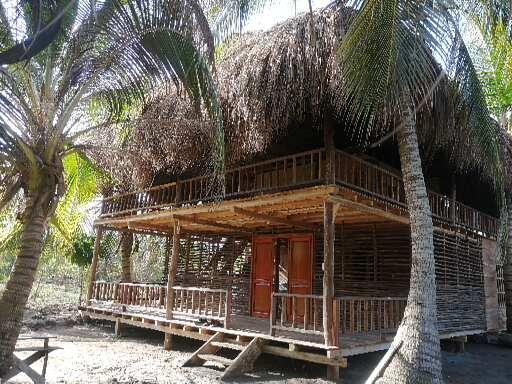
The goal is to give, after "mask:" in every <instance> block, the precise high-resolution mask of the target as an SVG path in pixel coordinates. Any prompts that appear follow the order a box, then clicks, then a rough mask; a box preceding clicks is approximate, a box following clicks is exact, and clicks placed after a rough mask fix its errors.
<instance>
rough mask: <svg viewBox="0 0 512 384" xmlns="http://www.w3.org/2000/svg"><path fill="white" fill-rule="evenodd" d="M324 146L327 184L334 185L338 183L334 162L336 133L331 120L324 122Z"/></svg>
mask: <svg viewBox="0 0 512 384" xmlns="http://www.w3.org/2000/svg"><path fill="white" fill-rule="evenodd" d="M324 145H325V183H326V184H334V183H335V182H336V174H335V169H334V166H335V164H334V163H335V161H334V157H335V156H334V149H335V146H334V132H333V129H332V121H331V120H330V119H329V120H328V121H325V122H324Z"/></svg>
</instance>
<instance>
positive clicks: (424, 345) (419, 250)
mask: <svg viewBox="0 0 512 384" xmlns="http://www.w3.org/2000/svg"><path fill="white" fill-rule="evenodd" d="M401 117H402V123H403V128H402V129H400V130H399V131H398V133H397V135H398V146H399V152H400V161H401V166H402V173H403V180H404V187H405V195H406V200H407V205H408V207H409V216H410V226H411V244H412V253H411V255H412V256H411V279H410V287H409V296H408V298H407V306H406V308H405V312H404V317H403V320H402V323H401V324H400V327H399V328H398V331H397V334H396V336H395V340H394V342H393V343H394V344H395V345H397V344H398V343H400V342H401V343H402V344H401V346H400V348H398V350H397V352H396V353H395V354H394V355H393V356H392V357H391V360H390V361H389V364H388V365H387V367H386V369H385V370H384V373H383V375H382V378H381V379H380V380H379V381H378V382H379V383H393V384H398V383H441V382H442V376H441V360H440V357H441V348H440V342H439V335H438V331H437V326H436V321H437V308H436V280H435V260H434V239H433V226H432V215H431V211H430V205H429V200H428V195H427V189H426V186H425V180H424V178H423V171H422V166H421V158H420V154H419V148H418V138H417V134H416V119H415V114H414V109H413V106H412V105H411V101H410V99H409V98H408V97H405V98H404V102H403V103H402V111H401Z"/></svg>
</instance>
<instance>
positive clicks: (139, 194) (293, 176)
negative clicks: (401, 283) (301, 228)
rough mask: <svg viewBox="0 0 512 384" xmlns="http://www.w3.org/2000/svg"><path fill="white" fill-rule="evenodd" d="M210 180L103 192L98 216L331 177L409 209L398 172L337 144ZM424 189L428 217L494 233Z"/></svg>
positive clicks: (490, 225)
mask: <svg viewBox="0 0 512 384" xmlns="http://www.w3.org/2000/svg"><path fill="white" fill-rule="evenodd" d="M328 162H333V166H332V167H328V166H327V164H328ZM327 169H332V170H333V174H331V175H332V177H330V176H329V175H327ZM212 180H213V178H212V177H211V175H205V176H199V177H194V178H191V179H187V180H183V181H177V182H174V183H169V184H164V185H160V186H157V187H152V188H147V189H143V190H138V191H135V192H130V193H124V194H119V195H114V196H111V197H107V198H105V199H103V202H102V208H101V215H100V217H102V218H106V217H113V216H118V215H133V214H140V213H144V212H148V211H151V210H158V209H166V208H170V207H179V206H182V205H184V204H195V203H198V202H208V201H211V200H214V199H216V198H221V197H222V198H226V199H229V198H237V197H243V196H248V195H254V194H256V193H265V192H267V193H269V192H275V191H282V190H287V189H292V188H298V187H304V186H307V185H319V184H324V183H332V182H335V183H336V184H338V185H342V186H345V187H348V188H350V189H353V190H356V191H358V192H360V193H362V194H364V195H367V196H370V197H372V198H375V199H378V200H381V201H383V202H385V203H386V204H390V205H392V206H394V207H395V208H399V209H401V210H402V212H404V213H406V212H407V204H406V200H405V192H404V185H403V180H402V176H401V174H400V173H399V172H397V171H395V170H391V169H387V168H384V167H381V166H378V165H376V164H373V163H371V162H368V161H365V160H363V159H361V158H359V157H357V156H354V155H350V154H348V153H345V152H343V151H340V150H335V151H334V153H332V152H331V154H330V155H329V156H327V152H326V150H325V149H323V148H322V149H317V150H314V151H308V152H302V153H298V154H293V155H289V156H284V157H280V158H276V159H272V160H267V161H263V162H258V163H255V164H252V165H247V166H243V167H238V168H233V169H229V170H227V171H226V173H225V179H224V192H223V194H221V193H220V192H219V190H218V189H216V188H214V185H213V183H212ZM428 195H429V201H430V206H431V210H432V217H433V218H434V219H436V220H437V221H440V222H443V223H446V224H452V225H458V226H461V227H463V228H466V229H468V230H473V231H477V232H481V233H483V234H485V235H494V236H495V235H496V233H497V226H498V224H497V223H498V221H497V219H496V218H494V217H492V216H489V215H486V214H484V213H481V212H478V211H477V210H475V209H473V208H471V207H468V206H466V205H464V204H462V203H459V202H454V201H453V199H451V198H449V197H447V196H444V195H441V194H438V193H435V192H431V191H430V192H429V193H428Z"/></svg>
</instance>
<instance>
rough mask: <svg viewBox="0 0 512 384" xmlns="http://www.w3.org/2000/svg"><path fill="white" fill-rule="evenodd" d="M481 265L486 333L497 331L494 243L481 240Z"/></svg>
mask: <svg viewBox="0 0 512 384" xmlns="http://www.w3.org/2000/svg"><path fill="white" fill-rule="evenodd" d="M482 263H483V273H484V291H485V316H486V324H487V330H488V331H497V330H498V329H499V328H500V326H499V318H498V285H497V281H498V279H497V274H496V242H495V241H494V240H490V239H482Z"/></svg>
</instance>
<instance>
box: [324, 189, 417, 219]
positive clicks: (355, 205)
mask: <svg viewBox="0 0 512 384" xmlns="http://www.w3.org/2000/svg"><path fill="white" fill-rule="evenodd" d="M328 200H329V201H331V202H333V203H335V204H339V205H340V206H343V207H347V208H352V209H357V210H358V211H360V212H365V213H369V214H371V215H374V216H379V217H384V218H386V219H389V220H393V221H398V222H399V223H403V224H409V217H408V216H401V215H398V214H395V213H392V212H389V211H386V210H383V209H381V208H376V207H374V206H369V205H366V204H364V203H359V202H357V201H352V200H348V199H346V198H343V197H341V196H338V195H332V194H331V195H330V196H329V198H328Z"/></svg>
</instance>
